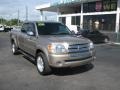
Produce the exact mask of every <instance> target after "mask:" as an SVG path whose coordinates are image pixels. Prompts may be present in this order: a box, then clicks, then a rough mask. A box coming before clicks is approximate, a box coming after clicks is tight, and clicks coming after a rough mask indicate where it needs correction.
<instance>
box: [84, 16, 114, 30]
mask: <svg viewBox="0 0 120 90" xmlns="http://www.w3.org/2000/svg"><path fill="white" fill-rule="evenodd" d="M115 24H116V14H111V15H90V16H84V22H83V28H84V29H90V30H96V29H98V30H104V31H115Z"/></svg>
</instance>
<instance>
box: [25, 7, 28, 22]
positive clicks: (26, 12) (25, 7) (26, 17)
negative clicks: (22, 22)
mask: <svg viewBox="0 0 120 90" xmlns="http://www.w3.org/2000/svg"><path fill="white" fill-rule="evenodd" d="M25 9H26V21H28V7H27V6H26V7H25Z"/></svg>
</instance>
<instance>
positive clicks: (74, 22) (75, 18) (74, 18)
mask: <svg viewBox="0 0 120 90" xmlns="http://www.w3.org/2000/svg"><path fill="white" fill-rule="evenodd" d="M71 24H72V25H79V26H80V16H72V19H71Z"/></svg>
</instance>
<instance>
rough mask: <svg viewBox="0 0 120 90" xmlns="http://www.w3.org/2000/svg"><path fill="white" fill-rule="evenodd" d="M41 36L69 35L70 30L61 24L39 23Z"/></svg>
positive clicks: (38, 27)
mask: <svg viewBox="0 0 120 90" xmlns="http://www.w3.org/2000/svg"><path fill="white" fill-rule="evenodd" d="M37 29H38V34H39V35H69V34H71V32H70V30H69V29H68V28H67V27H66V26H65V25H63V24H61V23H43V22H40V23H37Z"/></svg>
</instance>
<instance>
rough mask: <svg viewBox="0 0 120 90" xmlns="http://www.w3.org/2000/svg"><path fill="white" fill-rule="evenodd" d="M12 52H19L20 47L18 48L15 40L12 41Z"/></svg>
mask: <svg viewBox="0 0 120 90" xmlns="http://www.w3.org/2000/svg"><path fill="white" fill-rule="evenodd" d="M12 53H13V54H14V55H16V54H18V48H17V46H16V44H15V42H12Z"/></svg>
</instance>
